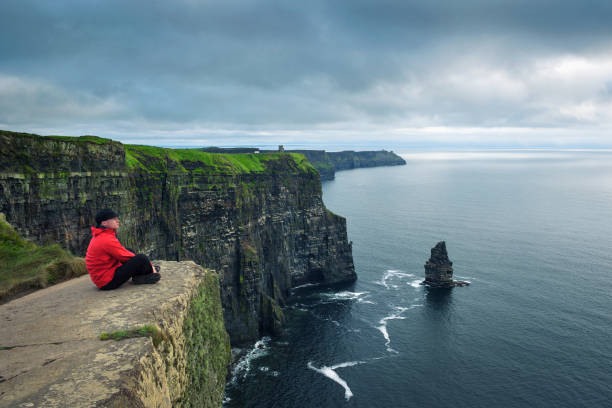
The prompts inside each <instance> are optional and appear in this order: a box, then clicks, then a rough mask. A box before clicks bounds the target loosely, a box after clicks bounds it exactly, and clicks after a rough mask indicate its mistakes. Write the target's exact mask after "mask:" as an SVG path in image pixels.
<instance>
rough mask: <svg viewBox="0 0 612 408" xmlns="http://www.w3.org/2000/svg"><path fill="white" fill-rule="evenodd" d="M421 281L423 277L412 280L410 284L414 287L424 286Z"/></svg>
mask: <svg viewBox="0 0 612 408" xmlns="http://www.w3.org/2000/svg"><path fill="white" fill-rule="evenodd" d="M421 282H423V279H415V280H413V281H411V282H410V283H409V285H410V286H412V287H413V288H420V287H422V286H423V285H421Z"/></svg>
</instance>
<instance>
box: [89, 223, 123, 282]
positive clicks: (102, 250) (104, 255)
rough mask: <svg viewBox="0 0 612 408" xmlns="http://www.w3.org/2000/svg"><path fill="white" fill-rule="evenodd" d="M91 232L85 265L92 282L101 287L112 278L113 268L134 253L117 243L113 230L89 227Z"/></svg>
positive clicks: (113, 274)
mask: <svg viewBox="0 0 612 408" xmlns="http://www.w3.org/2000/svg"><path fill="white" fill-rule="evenodd" d="M91 234H92V235H93V237H92V238H91V242H90V243H89V247H87V255H85V265H86V266H87V272H89V276H90V277H91V280H92V281H93V283H95V284H96V286H97V287H99V288H101V287H102V286H104V285H106V284H107V283H108V282H110V281H111V280H113V276H115V269H117V268H118V267H120V266H121V265H123V264H124V263H126V262H127V261H129V260H130V259H132V257H133V256H134V254H133V253H131V252H130V251H128V250H127V249H125V248H124V247H123V245H121V244H120V243H119V240H118V239H117V237H116V236H115V230H112V229H109V228H97V227H91Z"/></svg>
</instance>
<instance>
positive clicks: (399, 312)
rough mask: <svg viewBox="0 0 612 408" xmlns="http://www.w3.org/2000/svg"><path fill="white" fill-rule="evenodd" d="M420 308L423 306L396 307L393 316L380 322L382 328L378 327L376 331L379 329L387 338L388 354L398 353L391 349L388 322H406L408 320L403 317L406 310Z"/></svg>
mask: <svg viewBox="0 0 612 408" xmlns="http://www.w3.org/2000/svg"><path fill="white" fill-rule="evenodd" d="M418 306H421V305H412V306H410V307H403V306H396V307H395V312H394V313H392V314H391V315H389V316H387V317H383V318H382V319H380V321H379V322H378V323H379V324H380V326H377V327H376V329H378V330H379V331H380V332H381V333H382V335H383V337H384V338H385V347H386V348H387V351H388V352H390V353H397V351H396V350H394V349H393V348H391V337H390V336H389V331H388V330H387V322H388V321H389V320H404V319H406V317H405V316H402V313H404V312H405V311H406V310H410V309H412V308H414V307H418Z"/></svg>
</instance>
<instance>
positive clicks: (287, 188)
mask: <svg viewBox="0 0 612 408" xmlns="http://www.w3.org/2000/svg"><path fill="white" fill-rule="evenodd" d="M0 144H1V145H2V149H1V150H0V212H3V213H5V214H6V217H7V220H8V222H10V223H11V224H12V225H13V226H14V227H15V228H16V229H17V230H18V231H19V232H20V233H21V234H22V235H23V236H24V237H25V238H27V239H30V240H33V241H35V242H39V243H46V242H57V243H59V244H60V245H62V246H63V247H64V248H66V249H69V250H70V251H72V252H73V253H75V254H77V255H83V254H84V253H85V250H86V248H87V245H88V242H89V239H90V230H89V228H90V226H91V225H92V223H93V217H94V214H95V212H96V211H97V210H98V209H100V208H103V207H109V208H113V209H116V210H118V211H120V212H121V217H122V226H121V229H120V231H119V238H120V240H121V241H122V242H123V243H124V245H125V246H129V247H132V248H134V249H136V250H137V251H139V252H144V253H147V254H149V255H150V256H151V257H153V258H159V259H166V260H177V261H179V260H193V261H195V262H196V263H198V264H200V265H202V266H204V267H206V268H210V269H214V270H215V271H217V272H218V273H219V277H220V285H221V300H222V303H223V314H224V320H225V327H226V328H227V330H228V332H229V334H230V338H231V340H232V343H233V344H238V343H242V342H245V341H249V340H252V339H255V338H257V337H259V336H261V335H262V334H264V333H274V332H278V331H279V330H280V328H281V326H282V323H283V320H284V318H283V314H282V309H281V308H280V306H282V305H283V304H284V302H285V301H286V299H287V296H288V294H289V289H290V288H291V287H294V286H297V285H301V284H304V283H310V282H322V283H336V282H343V281H352V280H354V279H356V275H355V271H354V266H353V258H352V250H351V246H350V244H349V242H348V239H347V233H346V221H345V219H344V218H342V217H340V216H338V215H335V214H333V213H332V212H330V211H329V210H327V209H326V208H325V206H324V205H323V201H322V193H321V182H320V178H319V174H318V172H317V171H316V170H315V169H314V168H313V167H312V166H311V165H310V163H309V162H308V161H306V160H305V159H304V157H303V156H302V155H299V154H295V153H270V154H263V153H258V154H215V153H207V152H202V151H197V150H194V149H163V148H156V147H149V146H134V145H123V144H121V143H118V142H114V141H111V140H109V139H101V138H97V137H93V136H84V137H80V138H67V137H41V136H37V135H31V134H24V133H14V132H6V131H0Z"/></svg>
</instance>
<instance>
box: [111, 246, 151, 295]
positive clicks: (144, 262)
mask: <svg viewBox="0 0 612 408" xmlns="http://www.w3.org/2000/svg"><path fill="white" fill-rule="evenodd" d="M148 273H153V268H151V262H149V258H147V256H146V255H143V254H138V255H136V256H134V257H133V258H132V259H130V260H129V261H127V262H126V263H124V264H123V265H121V266H120V267H118V268H117V269H115V276H113V280H111V281H110V282H108V283H107V284H106V285H104V286H102V287H101V288H100V289H102V290H112V289H117V288H118V287H119V286H121V285H123V284H124V283H125V282H127V281H128V280H129V279H130V278H131V277H133V276H136V275H146V274H148Z"/></svg>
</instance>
